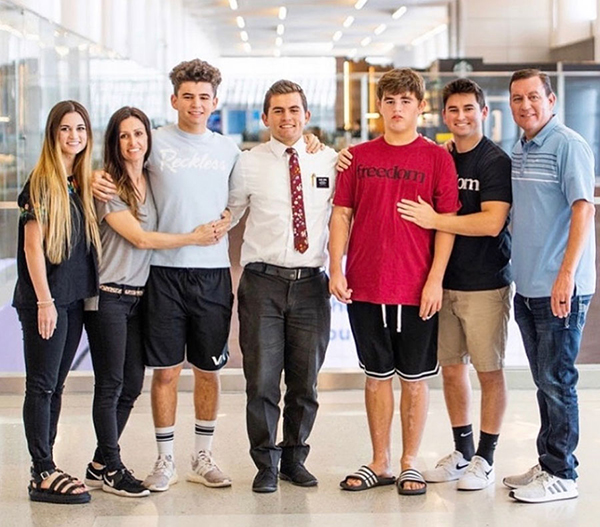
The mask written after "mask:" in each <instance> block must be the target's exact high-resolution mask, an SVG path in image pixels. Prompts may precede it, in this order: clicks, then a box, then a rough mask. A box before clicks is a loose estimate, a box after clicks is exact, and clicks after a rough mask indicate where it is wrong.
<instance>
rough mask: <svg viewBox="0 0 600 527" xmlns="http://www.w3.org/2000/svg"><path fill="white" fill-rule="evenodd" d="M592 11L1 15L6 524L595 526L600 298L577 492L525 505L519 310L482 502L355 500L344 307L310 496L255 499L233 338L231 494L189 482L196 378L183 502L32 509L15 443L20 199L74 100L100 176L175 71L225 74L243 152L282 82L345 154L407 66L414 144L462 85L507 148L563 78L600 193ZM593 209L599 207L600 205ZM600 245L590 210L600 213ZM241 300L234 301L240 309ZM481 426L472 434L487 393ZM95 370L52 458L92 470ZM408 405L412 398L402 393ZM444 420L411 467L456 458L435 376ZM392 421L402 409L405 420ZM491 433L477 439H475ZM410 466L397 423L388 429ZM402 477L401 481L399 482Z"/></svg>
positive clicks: (314, 449)
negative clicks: (87, 122) (529, 84)
mask: <svg viewBox="0 0 600 527" xmlns="http://www.w3.org/2000/svg"><path fill="white" fill-rule="evenodd" d="M599 15H600V0H529V1H527V2H525V1H523V0H85V1H83V0H0V335H2V336H1V337H0V342H1V344H0V510H1V513H0V514H1V519H0V525H2V526H13V525H14V526H29V525H31V526H36V527H46V526H54V525H56V526H71V525H72V526H84V525H90V526H96V527H104V526H109V525H110V526H120V525H123V526H140V527H141V526H148V525H151V526H161V527H162V526H184V527H185V526H188V525H189V526H191V525H204V526H207V527H212V526H219V527H230V526H241V527H244V526H253V527H255V526H256V527H258V526H289V527H291V526H304V525H306V526H319V527H321V526H333V525H347V526H349V527H350V526H352V527H353V526H359V525H360V526H363V525H365V526H375V525H377V526H382V527H383V526H388V525H389V526H391V525H395V526H415V527H418V526H425V525H427V526H436V527H437V526H453V527H458V526H461V527H463V526H465V527H469V526H473V527H475V526H484V525H487V526H494V527H504V526H509V525H513V524H516V523H523V524H525V523H526V524H529V525H531V526H554V525H556V526H558V525H561V526H562V525H569V526H571V525H572V526H595V525H598V515H599V514H600V505H598V500H597V496H598V495H597V494H596V492H600V483H599V479H598V475H599V474H600V456H598V451H599V450H600V439H599V437H598V434H597V430H599V429H600V367H599V365H600V303H599V301H598V299H597V298H595V299H593V300H592V303H591V306H590V309H589V313H588V319H587V325H586V328H585V331H584V335H583V341H582V344H581V351H580V354H579V357H578V359H577V364H578V367H579V371H580V380H579V403H580V416H581V437H580V443H579V446H578V449H577V451H576V453H577V456H578V458H579V462H580V466H579V468H578V472H579V476H580V477H579V480H578V483H579V498H578V499H574V500H565V501H557V502H552V503H544V504H535V505H529V504H522V503H516V502H515V501H514V500H512V499H511V498H509V497H508V489H507V488H506V487H504V486H503V485H502V478H503V477H505V476H508V475H511V474H514V473H519V472H523V471H525V470H527V469H528V468H529V467H531V466H532V465H533V464H535V462H536V456H537V455H536V449H535V438H536V435H537V431H538V428H539V414H538V407H537V404H536V391H535V388H534V385H533V381H532V379H531V375H530V372H529V367H528V362H527V358H526V356H525V352H524V348H523V344H522V341H521V336H520V334H519V330H518V328H517V325H516V323H515V321H514V319H513V318H512V317H511V320H510V322H509V329H508V345H507V351H506V361H505V362H506V377H507V384H508V387H509V401H508V409H507V412H506V417H505V420H504V424H503V427H502V432H501V434H500V440H499V444H498V449H497V451H496V458H495V470H496V482H495V484H493V485H491V486H489V487H488V488H486V489H484V490H481V491H475V492H465V491H462V492H459V491H457V490H456V488H455V483H439V484H429V486H428V490H427V493H426V494H425V495H423V496H399V495H398V493H397V492H396V490H395V486H391V487H389V486H388V487H382V488H376V489H369V490H367V491H365V492H344V491H342V490H340V488H339V482H340V480H342V479H343V478H344V477H345V475H346V474H349V473H352V472H354V471H355V470H356V469H357V468H358V467H360V466H361V465H363V464H366V463H368V462H369V461H370V457H371V449H370V440H369V429H368V426H367V419H366V413H365V406H364V392H363V387H364V374H363V373H362V371H361V370H360V368H359V367H358V361H357V358H356V349H355V345H354V341H353V339H352V333H351V330H350V325H349V322H348V314H347V310H346V306H345V305H344V304H342V303H340V302H338V301H336V300H335V299H334V298H333V297H332V300H331V312H332V318H331V332H330V340H329V347H328V350H327V354H326V358H325V363H324V366H323V369H322V370H321V374H320V377H319V401H320V408H319V413H318V416H317V419H316V424H315V428H314V431H313V433H312V435H311V437H310V444H311V454H310V457H309V458H308V461H307V466H308V468H309V469H311V471H312V472H314V473H315V475H316V476H317V477H318V479H319V484H318V486H317V487H314V488H301V487H296V486H293V485H290V484H289V483H287V482H283V481H282V482H280V484H279V489H278V490H277V492H274V493H272V494H257V493H253V492H252V491H251V485H252V479H253V477H254V474H255V467H254V465H253V463H252V460H251V458H250V456H249V454H248V449H249V443H248V438H247V434H246V423H245V402H246V397H245V394H244V388H245V384H244V377H243V373H242V369H241V362H242V360H241V353H240V345H239V336H238V330H239V323H238V320H237V315H236V313H237V310H236V307H235V305H234V317H233V320H232V327H231V333H230V336H229V341H228V342H229V350H230V359H229V362H228V364H227V366H226V367H225V368H224V370H223V373H222V399H221V405H220V409H219V417H218V423H217V429H216V434H215V443H214V445H215V446H214V449H213V450H214V454H215V457H216V459H217V460H218V463H219V465H220V466H221V467H222V468H223V469H224V470H225V471H227V472H228V473H229V474H230V475H231V476H232V478H233V485H232V487H231V488H227V489H209V488H206V487H204V486H202V485H198V484H194V483H190V482H188V481H185V477H184V476H185V472H186V470H187V468H188V466H189V458H190V453H191V452H192V449H193V437H194V435H193V430H194V408H193V404H192V393H191V390H192V375H191V372H190V370H189V369H188V368H187V367H186V369H185V370H184V374H183V376H182V379H181V381H180V394H179V406H178V414H177V425H176V440H175V461H176V464H177V467H178V469H179V472H180V481H179V483H178V484H177V485H174V486H173V487H172V488H171V489H170V490H169V491H167V492H163V493H152V494H151V495H150V496H149V497H145V498H141V499H129V498H122V497H116V496H113V495H109V494H108V493H104V492H102V491H101V490H94V491H93V492H92V500H91V503H90V504H86V505H74V506H73V505H71V506H66V505H50V504H44V503H34V502H31V501H30V500H29V498H28V495H27V485H28V482H29V467H30V458H29V454H28V451H27V446H26V441H25V434H24V430H23V419H22V405H23V393H24V378H25V373H24V371H25V366H24V358H23V337H22V331H21V325H20V324H19V321H18V318H17V314H16V311H15V309H14V308H13V307H12V305H11V302H12V296H13V291H14V288H15V282H16V278H17V263H16V254H17V224H18V218H19V210H18V206H17V202H16V200H17V196H18V194H19V191H20V189H21V188H22V187H23V185H24V183H25V182H26V180H27V178H28V176H29V174H30V173H31V170H32V169H33V167H34V164H35V162H36V160H37V159H38V156H39V154H40V150H41V146H42V141H43V132H44V126H45V122H46V118H47V116H48V112H49V111H50V109H51V108H52V106H53V105H54V104H56V103H57V102H58V101H61V100H65V99H73V100H77V101H79V102H80V103H82V104H83V105H84V106H85V107H86V108H87V109H88V111H89V114H90V119H91V124H92V129H93V134H94V149H93V164H94V167H95V168H100V167H101V163H102V138H103V135H104V132H105V129H106V126H107V123H108V120H109V117H110V116H111V115H112V114H113V112H115V110H117V109H118V108H120V107H121V106H124V105H131V106H136V107H139V108H141V109H142V110H143V111H144V112H145V113H146V114H147V115H148V117H149V118H150V121H151V125H152V127H153V128H158V127H161V126H164V125H168V124H171V123H174V122H175V121H176V119H177V114H176V112H175V111H174V110H173V108H172V107H171V104H170V96H171V93H172V86H171V83H170V81H169V78H168V74H169V72H170V70H171V69H172V68H173V67H174V66H175V65H176V64H178V63H179V62H181V61H184V60H191V59H194V58H200V59H202V60H206V61H208V62H209V63H211V64H213V65H214V66H216V67H218V68H219V69H220V71H221V74H222V77H223V82H222V84H221V86H220V87H219V90H218V94H217V95H218V105H217V108H216V110H215V111H214V112H213V114H212V115H211V117H210V120H209V123H208V127H209V128H210V129H211V130H213V131H215V132H218V133H220V134H223V135H225V136H228V137H230V138H231V139H232V140H233V141H234V142H235V143H236V144H237V145H238V146H239V148H240V149H242V150H246V149H249V148H252V147H253V146H255V145H258V144H260V143H261V142H264V141H266V140H268V138H269V130H268V129H267V128H266V127H265V126H264V125H263V123H262V121H261V114H262V107H263V97H264V93H265V91H266V90H267V89H268V88H269V86H271V84H273V83H274V82H275V81H277V80H280V79H289V80H292V81H294V82H296V83H298V84H300V85H301V86H302V87H303V89H304V92H305V93H306V96H307V99H308V106H309V109H310V111H311V119H310V122H309V123H308V125H307V131H309V132H311V133H313V134H315V135H316V136H317V137H318V138H319V139H320V140H321V142H323V143H324V144H326V145H328V146H331V147H332V148H334V149H335V150H337V151H339V150H341V149H343V148H346V147H349V146H352V145H356V144H359V143H361V142H364V141H368V140H370V139H374V138H376V137H378V136H379V135H380V134H381V132H382V130H383V127H382V126H383V125H382V120H381V117H380V115H379V113H378V112H377V105H376V84H377V81H378V80H379V79H380V78H381V76H382V75H383V74H384V73H385V72H386V71H388V70H390V69H392V68H395V67H397V68H405V67H406V68H413V69H415V70H417V71H419V72H420V73H421V75H422V76H423V78H424V80H425V87H426V103H427V104H426V107H425V110H424V111H423V113H422V115H421V116H420V118H419V127H418V131H419V133H420V134H422V135H423V136H425V137H427V138H428V139H430V140H431V141H434V142H437V143H439V144H443V143H444V142H445V141H447V140H449V139H450V138H451V134H450V133H449V131H448V129H447V128H446V126H445V125H444V123H443V121H442V118H441V110H442V88H443V86H444V85H445V84H446V83H448V82H449V81H452V80H454V79H457V78H460V77H468V78H471V79H473V80H475V81H476V82H477V83H478V84H479V85H480V86H481V87H482V89H483V92H484V94H485V97H486V102H487V104H488V107H489V115H488V118H487V119H486V120H485V122H484V133H485V135H486V136H487V137H489V138H490V139H491V140H492V141H493V142H494V143H496V144H497V145H499V146H500V147H501V148H502V149H503V150H504V151H505V152H507V153H508V154H510V152H511V150H512V148H513V145H514V144H515V143H516V142H517V141H518V140H519V137H520V134H521V130H520V129H519V128H518V127H517V125H516V124H515V122H514V121H513V119H512V115H511V110H510V104H509V102H510V101H509V92H508V83H509V79H510V76H511V74H512V73H513V72H514V71H515V70H519V69H522V68H539V69H541V70H543V71H545V72H547V73H548V74H549V76H550V79H551V82H552V85H553V88H554V91H555V93H556V96H557V104H556V107H555V113H556V114H557V115H558V117H559V119H560V120H561V121H562V122H563V123H565V124H566V125H567V126H568V127H570V128H572V129H573V130H575V131H576V132H578V133H579V134H580V135H581V136H582V137H583V138H584V139H585V140H586V142H587V143H588V144H589V145H590V147H591V149H592V152H593V153H594V157H595V176H596V195H599V194H600V193H599V192H598V187H599V185H600V179H599V178H600V16H599ZM595 200H596V201H595V205H596V208H597V206H598V204H599V203H600V198H598V197H597V198H595ZM595 222H596V236H598V232H600V231H599V229H598V226H599V225H598V224H599V223H600V220H599V216H598V214H597V215H596V219H595ZM242 235H243V222H242V224H241V225H238V226H237V227H236V228H234V229H233V230H232V231H230V233H229V254H230V259H231V270H232V278H233V284H234V291H235V288H237V285H238V282H239V278H240V275H241V272H242V268H241V266H240V246H241V243H242ZM236 302H237V301H236ZM470 373H471V379H472V384H473V386H474V390H475V391H474V396H473V415H474V423H473V424H474V429H475V430H476V431H478V430H479V417H478V411H479V394H480V392H479V385H478V382H477V379H476V375H475V372H474V371H471V372H470ZM150 379H151V374H150V373H149V372H147V373H146V382H145V389H144V392H143V394H142V396H141V397H140V399H139V400H138V402H137V404H136V406H135V409H134V411H133V414H132V417H131V419H130V422H129V424H128V426H127V429H126V430H125V433H124V436H123V438H122V441H121V453H122V455H123V458H124V460H125V462H126V464H127V466H128V467H130V468H131V469H133V471H134V472H135V475H136V477H139V478H142V479H143V478H144V476H145V475H146V473H147V472H148V471H149V470H150V468H151V465H152V463H153V462H154V459H155V454H156V446H155V442H154V429H153V424H152V415H151V406H150V395H149V386H150ZM93 386H94V377H93V372H92V363H91V358H90V351H89V345H88V342H87V337H86V336H85V334H84V336H83V338H82V341H81V343H80V345H79V348H78V351H77V354H76V356H75V360H74V362H73V365H72V372H71V373H70V375H69V377H68V379H67V383H66V392H65V395H64V399H63V407H62V415H61V420H60V425H59V432H58V438H57V443H56V446H55V457H56V459H57V460H58V462H59V464H60V466H61V468H62V469H64V470H66V471H67V472H69V473H71V474H73V475H77V476H79V477H83V474H84V471H85V467H86V464H87V463H88V462H89V461H90V459H91V455H92V453H93V449H94V445H95V436H94V428H93V425H92V416H91V401H92V391H93ZM395 388H396V390H395V393H396V399H397V398H398V393H399V386H398V384H397V383H396V384H395ZM430 388H431V390H430V405H429V411H428V418H427V424H426V428H425V433H424V437H423V442H422V445H421V449H420V452H419V459H418V462H417V468H419V469H426V468H432V467H433V466H434V465H435V463H436V461H437V460H438V459H439V458H440V457H442V456H443V455H445V454H447V453H448V452H449V451H451V447H452V433H451V427H450V423H449V419H448V416H447V412H446V409H445V405H444V397H443V391H442V384H441V379H440V378H439V377H437V378H435V379H432V380H431V381H430ZM397 413H398V412H396V414H397ZM476 433H477V432H476ZM392 450H393V451H392V458H393V459H394V472H395V473H398V472H399V466H398V459H399V455H400V450H401V436H400V423H399V419H398V416H397V415H396V417H395V420H394V427H393V449H392ZM396 475H397V474H396Z"/></svg>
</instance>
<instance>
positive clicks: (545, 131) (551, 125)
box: [521, 115, 559, 146]
mask: <svg viewBox="0 0 600 527" xmlns="http://www.w3.org/2000/svg"><path fill="white" fill-rule="evenodd" d="M558 123H559V120H558V116H556V115H553V116H552V117H551V118H550V120H549V121H548V122H547V123H546V124H545V125H544V127H543V128H542V129H541V130H540V131H539V132H538V133H537V134H535V136H534V137H533V138H532V139H529V140H527V139H526V138H525V134H523V135H522V136H521V145H524V144H525V143H535V144H536V145H538V146H542V144H544V141H545V140H546V137H548V136H549V135H550V133H551V132H552V130H554V129H555V128H556V127H557V126H558Z"/></svg>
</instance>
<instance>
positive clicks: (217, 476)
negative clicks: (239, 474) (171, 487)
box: [187, 450, 231, 487]
mask: <svg viewBox="0 0 600 527" xmlns="http://www.w3.org/2000/svg"><path fill="white" fill-rule="evenodd" d="M187 480H188V481H192V482H194V483H202V484H203V485H205V486H206V487H230V486H231V478H230V477H229V476H227V475H226V474H223V472H222V471H221V469H220V468H219V467H218V466H217V464H216V463H215V461H214V460H213V458H212V454H211V452H210V451H208V450H200V452H198V453H197V454H192V471H191V472H189V473H188V475H187Z"/></svg>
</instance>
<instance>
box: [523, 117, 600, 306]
mask: <svg viewBox="0 0 600 527" xmlns="http://www.w3.org/2000/svg"><path fill="white" fill-rule="evenodd" d="M594 183H595V178H594V156H593V154H592V150H591V149H590V147H589V145H588V144H587V143H586V142H585V140H584V139H583V138H582V137H581V136H580V135H579V134H577V133H576V132H574V131H573V130H571V129H570V128H567V127H566V126H565V125H563V124H561V123H560V122H559V121H558V118H557V117H556V116H553V117H552V119H550V121H549V122H548V123H547V124H546V126H544V128H542V130H540V132H538V134H537V135H536V136H535V137H534V138H533V139H531V140H529V141H527V140H525V137H524V136H523V137H522V138H521V139H520V140H519V141H518V142H517V144H516V145H515V147H514V148H513V151H512V189H513V214H512V236H513V246H512V264H513V271H514V278H515V284H516V289H517V293H519V294H520V295H522V296H525V297H530V298H537V297H549V296H550V294H551V291H552V285H553V284H554V281H555V279H556V276H557V274H558V270H559V268H560V265H561V263H562V260H563V256H564V254H565V249H566V247H567V240H568V238H569V227H570V221H571V206H572V205H573V203H574V202H575V201H577V200H581V199H583V200H585V201H588V202H590V203H593V202H594ZM595 255H596V243H595V234H594V228H593V227H592V229H591V230H590V233H589V236H588V239H587V240H586V241H585V248H584V251H583V254H582V256H581V260H580V262H579V265H578V267H577V271H576V273H575V287H576V294H577V295H590V294H593V293H594V291H595V287H596V264H595Z"/></svg>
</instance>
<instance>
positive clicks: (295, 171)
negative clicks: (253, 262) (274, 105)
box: [285, 148, 308, 253]
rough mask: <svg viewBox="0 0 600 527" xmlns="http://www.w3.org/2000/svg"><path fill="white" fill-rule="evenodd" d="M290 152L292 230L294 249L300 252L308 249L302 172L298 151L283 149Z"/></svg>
mask: <svg viewBox="0 0 600 527" xmlns="http://www.w3.org/2000/svg"><path fill="white" fill-rule="evenodd" d="M285 152H286V153H287V154H290V160H289V163H290V187H291V189H292V224H293V230H294V249H296V251H298V252H300V253H304V252H306V249H308V233H307V232H306V216H305V215H304V197H303V195H302V173H301V172H300V163H299V161H298V153H297V152H296V150H295V149H294V148H287V149H286V151H285Z"/></svg>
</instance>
